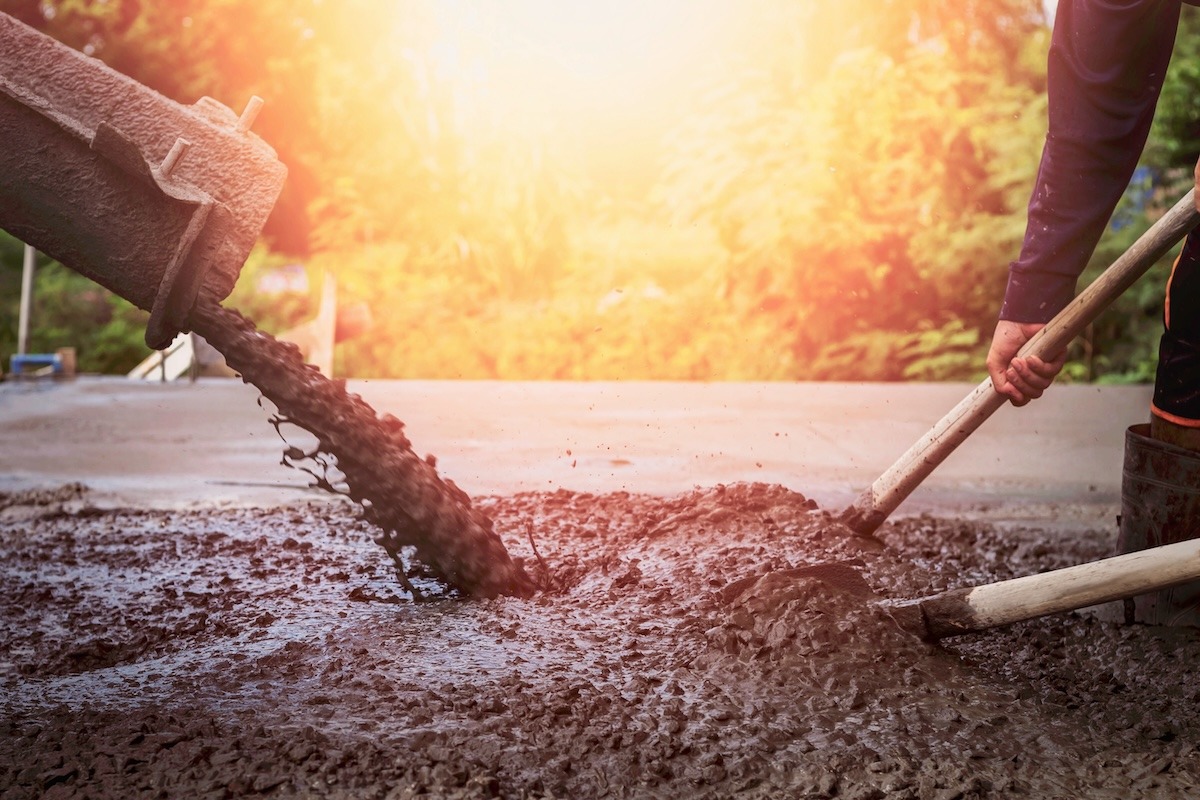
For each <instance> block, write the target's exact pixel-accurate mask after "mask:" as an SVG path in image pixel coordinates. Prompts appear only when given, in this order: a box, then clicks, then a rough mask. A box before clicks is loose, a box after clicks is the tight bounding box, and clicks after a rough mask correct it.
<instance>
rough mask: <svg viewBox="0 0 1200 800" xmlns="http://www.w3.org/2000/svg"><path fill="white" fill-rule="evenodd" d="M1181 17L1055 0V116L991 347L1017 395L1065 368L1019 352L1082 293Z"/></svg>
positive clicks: (1164, 4)
mask: <svg viewBox="0 0 1200 800" xmlns="http://www.w3.org/2000/svg"><path fill="white" fill-rule="evenodd" d="M1178 23H1179V1H1178V0H1104V1H1101V0H1061V2H1060V3H1059V4H1058V12H1057V17H1056V20H1055V25H1054V33H1053V35H1052V37H1051V45H1050V60H1049V71H1048V86H1047V93H1048V95H1049V117H1050V120H1049V122H1050V125H1049V130H1048V132H1047V134H1046V144H1045V147H1044V149H1043V150H1042V160H1041V164H1040V166H1039V167H1038V174H1037V181H1036V183H1035V185H1034V189H1033V195H1032V197H1031V198H1030V200H1029V214H1028V219H1027V222H1026V228H1025V240H1024V243H1023V245H1022V247H1021V255H1020V257H1019V258H1018V259H1017V260H1016V261H1015V262H1013V263H1012V264H1011V265H1010V267H1009V278H1008V288H1007V290H1006V292H1005V295H1004V304H1003V306H1002V307H1001V309H1000V322H999V323H998V325H997V326H996V332H995V334H994V336H993V339H992V346H991V351H990V352H989V354H988V359H987V366H988V373H989V374H990V375H991V377H992V383H993V385H994V386H995V387H996V391H998V392H1000V393H1001V394H1004V395H1006V396H1008V397H1009V398H1010V399H1011V400H1012V402H1013V403H1014V405H1024V404H1025V403H1027V402H1029V400H1031V399H1033V398H1035V397H1040V396H1041V394H1042V392H1043V391H1044V390H1045V389H1046V387H1048V386H1049V385H1050V382H1051V381H1053V379H1054V377H1055V376H1056V375H1057V374H1058V371H1059V370H1060V369H1061V368H1062V364H1063V357H1062V356H1061V355H1060V356H1059V357H1058V358H1057V359H1056V360H1054V361H1051V362H1044V361H1041V360H1040V359H1035V358H1028V359H1025V358H1020V359H1017V358H1014V356H1015V355H1016V353H1017V350H1018V349H1020V347H1021V345H1023V344H1024V343H1025V342H1026V341H1027V340H1028V339H1029V338H1030V337H1031V336H1032V335H1033V334H1034V333H1036V332H1037V331H1038V330H1040V329H1041V327H1042V326H1043V325H1045V323H1047V322H1049V321H1050V320H1051V319H1052V318H1053V317H1054V316H1055V315H1056V314H1057V313H1058V312H1059V311H1061V310H1062V309H1063V308H1064V307H1065V306H1066V305H1067V304H1068V303H1069V302H1070V301H1071V299H1072V298H1073V297H1074V296H1075V284H1076V282H1077V281H1078V279H1079V275H1080V273H1081V272H1083V269H1084V267H1086V266H1087V262H1088V259H1089V258H1091V255H1092V251H1093V250H1094V249H1095V247H1096V242H1097V241H1099V239H1100V235H1101V234H1102V233H1103V232H1104V227H1105V225H1107V224H1108V220H1109V218H1110V217H1111V216H1112V212H1113V209H1114V208H1116V205H1117V202H1118V201H1119V200H1120V199H1121V195H1122V193H1123V192H1124V191H1125V187H1126V186H1128V184H1129V178H1130V176H1131V175H1132V174H1133V170H1134V167H1135V166H1137V162H1138V159H1139V158H1140V157H1141V153H1142V148H1143V147H1144V146H1145V144H1146V136H1147V135H1148V134H1149V132H1150V124H1151V122H1152V121H1153V118H1154V108H1155V106H1156V104H1157V103H1158V96H1159V93H1160V92H1161V90H1162V84H1163V76H1164V74H1165V73H1166V69H1167V64H1168V63H1169V62H1170V59H1171V49H1172V47H1173V46H1174V43H1175V30H1176V27H1177V26H1178Z"/></svg>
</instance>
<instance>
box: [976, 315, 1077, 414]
mask: <svg viewBox="0 0 1200 800" xmlns="http://www.w3.org/2000/svg"><path fill="white" fill-rule="evenodd" d="M1044 327H1046V326H1045V325H1043V324H1041V323H1025V322H1009V321H1007V320H1000V322H998V323H996V333H995V334H994V335H993V336H992V349H991V350H990V351H988V357H987V369H988V374H989V375H991V376H992V386H994V387H995V389H996V391H997V392H999V393H1000V394H1002V395H1004V396H1005V397H1007V398H1008V399H1009V400H1010V401H1011V402H1012V404H1013V405H1014V406H1023V405H1025V404H1026V403H1028V402H1029V401H1030V400H1036V399H1037V398H1039V397H1041V396H1042V392H1044V391H1046V388H1047V387H1048V386H1050V384H1051V383H1052V382H1053V381H1054V378H1055V376H1057V375H1058V373H1059V371H1060V370H1061V369H1062V368H1063V363H1064V362H1065V361H1066V360H1067V354H1066V352H1065V351H1064V352H1062V353H1059V354H1058V356H1057V357H1055V359H1054V360H1053V361H1043V360H1042V359H1040V358H1038V357H1037V356H1028V357H1026V358H1016V355H1017V351H1018V350H1020V349H1021V347H1022V346H1023V345H1024V344H1025V343H1026V342H1028V341H1029V340H1030V339H1032V338H1033V335H1034V334H1035V333H1037V332H1038V331H1040V330H1041V329H1042V328H1044Z"/></svg>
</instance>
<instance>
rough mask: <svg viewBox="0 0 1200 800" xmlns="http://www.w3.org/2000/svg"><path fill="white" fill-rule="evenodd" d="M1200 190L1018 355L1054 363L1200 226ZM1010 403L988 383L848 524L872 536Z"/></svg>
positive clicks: (919, 445)
mask: <svg viewBox="0 0 1200 800" xmlns="http://www.w3.org/2000/svg"><path fill="white" fill-rule="evenodd" d="M1194 194H1195V190H1192V191H1189V192H1188V193H1187V195H1185V196H1184V197H1183V199H1181V200H1180V201H1179V202H1178V203H1176V204H1175V206H1174V207H1173V208H1172V209H1171V210H1170V211H1169V212H1167V214H1166V215H1165V216H1163V218H1162V219H1160V220H1159V221H1158V222H1156V223H1154V225H1153V227H1151V228H1150V230H1148V231H1146V232H1145V233H1144V234H1142V236H1141V238H1139V239H1138V240H1137V241H1136V242H1134V243H1133V246H1132V247H1130V248H1129V249H1128V250H1127V251H1125V253H1124V254H1122V255H1121V257H1120V258H1118V259H1117V260H1116V261H1114V262H1113V264H1112V266H1110V267H1109V268H1108V269H1107V270H1105V271H1104V274H1102V275H1101V276H1100V277H1099V278H1097V279H1096V280H1094V281H1092V283H1091V285H1090V286H1088V287H1087V289H1085V290H1084V291H1083V292H1081V293H1080V294H1079V296H1078V297H1076V298H1075V299H1074V300H1072V301H1071V303H1070V304H1069V305H1068V306H1067V307H1066V308H1064V309H1063V310H1062V311H1061V312H1059V314H1058V316H1056V317H1055V318H1054V319H1052V320H1050V322H1049V323H1047V325H1046V327H1044V328H1042V330H1040V331H1039V332H1038V333H1037V335H1036V336H1034V337H1033V338H1032V339H1030V340H1029V341H1028V342H1026V343H1025V346H1024V347H1022V348H1021V350H1020V352H1019V353H1018V355H1022V356H1028V355H1036V356H1039V357H1040V358H1044V359H1047V360H1048V359H1049V358H1051V357H1052V356H1053V355H1056V354H1058V353H1060V352H1062V350H1063V349H1064V348H1066V346H1067V345H1068V344H1070V343H1071V340H1072V339H1074V338H1075V337H1076V336H1078V335H1079V334H1080V333H1082V332H1083V329H1084V328H1086V327H1087V326H1088V325H1089V324H1091V322H1092V321H1093V320H1094V319H1095V318H1096V317H1098V316H1099V315H1100V313H1101V312H1102V311H1104V309H1106V308H1107V307H1108V306H1109V305H1110V304H1111V303H1112V302H1113V301H1114V300H1116V299H1117V297H1119V296H1120V295H1121V294H1122V293H1123V292H1124V291H1125V290H1126V289H1128V288H1129V287H1130V286H1132V285H1133V284H1134V282H1136V281H1137V279H1138V278H1140V277H1142V275H1144V274H1145V273H1146V271H1147V270H1148V269H1150V267H1151V266H1153V265H1154V264H1155V263H1156V262H1157V261H1158V260H1159V259H1160V258H1162V257H1163V256H1164V255H1166V253H1167V251H1169V250H1170V249H1171V248H1172V247H1174V246H1175V244H1176V243H1177V242H1179V240H1180V239H1182V238H1183V237H1184V236H1185V235H1186V234H1187V233H1188V231H1190V230H1191V229H1192V228H1194V227H1196V224H1197V222H1200V214H1198V213H1197V212H1196V205H1195V197H1194ZM1005 400H1006V398H1005V397H1004V395H1002V394H1000V393H998V392H997V391H996V390H995V389H993V388H992V382H991V380H990V379H988V380H985V381H983V382H982V383H981V384H979V385H978V386H977V387H975V390H974V391H972V392H971V393H970V394H969V395H967V396H966V397H965V398H964V399H963V400H962V402H960V403H959V404H958V405H956V406H955V407H954V408H953V409H951V411H950V413H949V414H947V415H946V416H944V417H943V418H942V419H941V420H939V421H938V423H937V424H936V425H934V426H933V428H931V429H930V431H929V432H928V433H926V434H925V435H924V436H923V437H921V439H919V440H918V441H917V442H916V443H915V444H914V445H913V446H912V447H910V448H909V449H908V451H907V452H906V453H905V454H904V455H902V456H900V458H899V459H898V460H897V461H896V463H894V464H892V466H891V467H890V468H888V470H887V472H885V473H883V474H882V475H880V476H879V478H877V479H876V481H875V482H874V483H873V484H871V485H870V486H869V487H868V488H867V489H866V490H865V491H864V492H863V493H862V494H861V495H859V497H858V499H857V500H855V502H854V505H852V506H850V507H849V508H847V509H846V510H845V511H844V512H842V522H844V523H845V524H846V525H847V526H849V527H850V528H851V529H853V530H854V531H855V532H857V533H860V534H862V535H864V536H869V535H870V534H872V533H874V532H875V530H876V529H877V528H878V527H879V526H880V525H882V524H883V521H884V520H885V519H887V518H888V516H889V515H890V514H891V513H892V512H893V511H895V510H896V506H898V505H900V504H901V503H902V502H904V500H905V498H907V497H908V496H909V495H910V494H911V493H912V491H913V490H914V489H916V488H917V487H918V486H920V485H921V482H922V481H923V480H925V478H927V477H928V476H929V474H930V473H931V472H933V471H934V470H935V469H936V468H937V467H938V466H939V465H940V464H941V463H942V462H943V461H945V460H946V457H947V456H949V455H950V454H951V453H953V452H954V450H955V448H957V447H958V446H959V445H960V444H962V443H963V442H964V441H965V440H966V439H967V437H968V436H970V435H971V434H972V433H974V432H975V430H976V429H977V428H978V427H979V426H980V425H982V424H983V423H984V421H985V420H987V418H988V417H990V416H991V415H992V413H993V412H995V411H996V409H998V408H1000V406H1002V405H1004V402H1005Z"/></svg>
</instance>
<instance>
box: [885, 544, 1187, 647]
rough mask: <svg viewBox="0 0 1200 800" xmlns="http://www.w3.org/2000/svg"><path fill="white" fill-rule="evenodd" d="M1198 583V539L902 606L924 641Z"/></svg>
mask: <svg viewBox="0 0 1200 800" xmlns="http://www.w3.org/2000/svg"><path fill="white" fill-rule="evenodd" d="M1198 578H1200V539H1189V540H1188V541H1186V542H1177V543H1175V544H1168V545H1163V546H1161V547H1152V548H1150V549H1148V550H1139V551H1138V552H1136V553H1126V554H1125V555H1120V556H1113V557H1112V558H1105V559H1102V560H1100V561H1093V562H1091V563H1090V564H1080V565H1079V566H1076V567H1067V568H1066V569H1056V570H1053V571H1051V572H1043V573H1041V574H1040V575H1027V576H1025V577H1023V578H1013V579H1012V580H1008V581H1000V582H998V583H989V584H986V585H984V586H976V587H974V588H969V589H953V590H951V591H949V592H943V593H942V594H939V595H935V596H934V597H928V598H925V599H922V600H916V601H910V602H908V603H901V604H899V605H898V606H897V608H898V609H907V610H911V609H913V607H914V606H915V607H917V608H919V609H920V612H921V616H922V617H923V618H924V628H925V635H926V636H927V637H928V638H933V639H942V638H945V637H947V636H957V635H958V634H961V633H970V632H972V631H981V630H985V629H987V628H994V627H996V626H998V625H1008V624H1010V623H1013V622H1020V621H1021V620H1026V619H1034V618H1035V617H1042V616H1045V615H1047V614H1057V613H1060V612H1063V611H1073V610H1074V609H1077V608H1087V607H1088V606H1094V605H1096V604H1098V603H1107V602H1109V601H1110V600H1120V599H1122V598H1126V597H1133V596H1135V595H1139V594H1145V593H1147V592H1155V591H1158V590H1159V589H1166V588H1169V587H1171V586H1178V585H1179V584H1181V583H1187V582H1188V581H1193V580H1196V579H1198Z"/></svg>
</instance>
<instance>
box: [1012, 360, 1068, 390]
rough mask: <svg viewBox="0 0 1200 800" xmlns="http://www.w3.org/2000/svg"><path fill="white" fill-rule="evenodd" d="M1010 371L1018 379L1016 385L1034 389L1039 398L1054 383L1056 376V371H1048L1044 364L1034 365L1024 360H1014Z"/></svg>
mask: <svg viewBox="0 0 1200 800" xmlns="http://www.w3.org/2000/svg"><path fill="white" fill-rule="evenodd" d="M1039 360H1040V359H1039ZM1012 369H1013V371H1014V372H1016V373H1017V377H1018V378H1019V384H1018V385H1020V386H1022V387H1030V388H1032V389H1036V390H1037V392H1038V395H1039V396H1040V394H1041V393H1042V392H1044V391H1046V389H1047V388H1049V386H1050V384H1051V383H1053V382H1054V376H1055V375H1057V374H1058V371H1057V370H1052V369H1049V368H1048V367H1047V365H1046V364H1045V363H1042V364H1040V365H1034V364H1032V363H1030V359H1026V358H1014V359H1013V361H1012Z"/></svg>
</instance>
